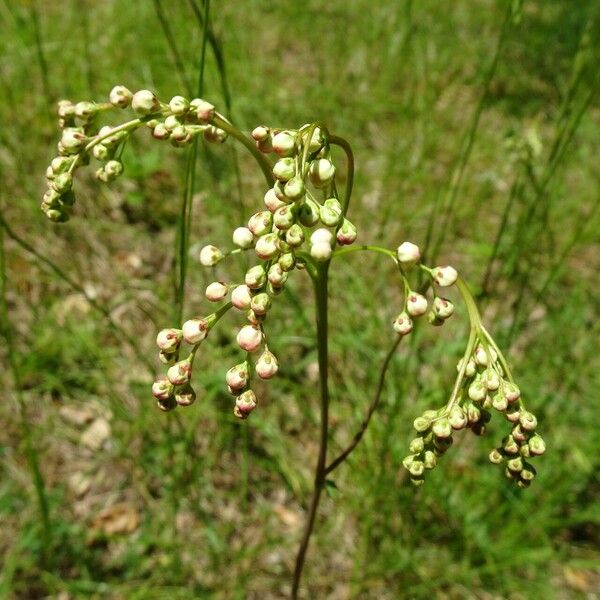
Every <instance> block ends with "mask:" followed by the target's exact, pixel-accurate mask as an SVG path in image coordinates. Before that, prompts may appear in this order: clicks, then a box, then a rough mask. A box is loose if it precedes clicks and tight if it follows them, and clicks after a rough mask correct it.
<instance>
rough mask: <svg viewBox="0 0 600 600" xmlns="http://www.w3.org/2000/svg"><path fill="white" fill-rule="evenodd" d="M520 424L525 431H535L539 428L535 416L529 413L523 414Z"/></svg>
mask: <svg viewBox="0 0 600 600" xmlns="http://www.w3.org/2000/svg"><path fill="white" fill-rule="evenodd" d="M519 423H520V424H521V427H522V428H523V429H524V430H525V431H535V428H536V427H537V419H536V418H535V415H534V414H533V413H530V412H528V411H524V412H522V413H521V416H520V418H519Z"/></svg>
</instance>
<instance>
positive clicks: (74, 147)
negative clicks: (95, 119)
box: [60, 127, 87, 154]
mask: <svg viewBox="0 0 600 600" xmlns="http://www.w3.org/2000/svg"><path fill="white" fill-rule="evenodd" d="M86 142H87V137H86V135H85V133H83V129H82V128H81V127H66V128H65V129H63V132H62V136H61V138H60V144H61V145H62V148H63V149H64V152H65V154H77V153H78V152H79V150H81V149H82V148H83V146H84V145H85V143H86Z"/></svg>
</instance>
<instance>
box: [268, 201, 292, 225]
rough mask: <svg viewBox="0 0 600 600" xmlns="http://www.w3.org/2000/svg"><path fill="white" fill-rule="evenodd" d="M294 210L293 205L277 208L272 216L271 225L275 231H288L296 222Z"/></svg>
mask: <svg viewBox="0 0 600 600" xmlns="http://www.w3.org/2000/svg"><path fill="white" fill-rule="evenodd" d="M295 212H296V211H295V209H294V206H293V205H290V204H286V205H284V206H282V207H280V208H278V209H277V210H276V211H275V213H274V214H273V223H274V224H275V227H277V229H281V230H286V229H289V228H290V227H291V226H292V225H293V224H294V221H295V220H296V215H295Z"/></svg>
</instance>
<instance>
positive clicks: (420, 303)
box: [406, 292, 427, 317]
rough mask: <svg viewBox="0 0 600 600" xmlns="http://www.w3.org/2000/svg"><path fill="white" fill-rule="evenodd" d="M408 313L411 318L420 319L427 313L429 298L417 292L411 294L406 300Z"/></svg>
mask: <svg viewBox="0 0 600 600" xmlns="http://www.w3.org/2000/svg"><path fill="white" fill-rule="evenodd" d="M406 311H407V312H408V314H409V315H410V316H411V317H420V316H421V315H424V314H425V313H426V312H427V298H425V296H423V295H422V294H419V293H417V292H410V294H409V295H408V298H407V299H406Z"/></svg>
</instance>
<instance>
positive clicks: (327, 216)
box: [319, 206, 343, 227]
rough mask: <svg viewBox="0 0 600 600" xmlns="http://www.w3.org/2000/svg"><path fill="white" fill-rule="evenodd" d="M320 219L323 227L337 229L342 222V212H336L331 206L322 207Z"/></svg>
mask: <svg viewBox="0 0 600 600" xmlns="http://www.w3.org/2000/svg"><path fill="white" fill-rule="evenodd" d="M319 218H320V219H321V222H322V223H323V225H327V227H337V226H338V225H339V224H340V221H341V220H342V218H343V217H342V213H341V211H339V212H338V211H336V210H335V209H333V208H331V207H330V206H321V208H320V209H319Z"/></svg>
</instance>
